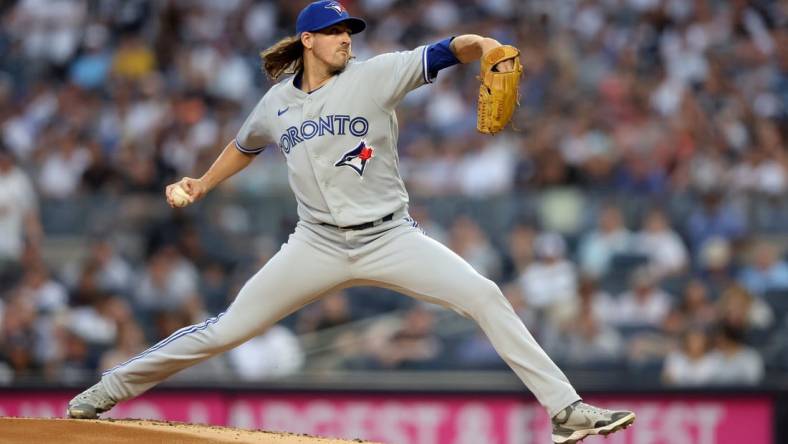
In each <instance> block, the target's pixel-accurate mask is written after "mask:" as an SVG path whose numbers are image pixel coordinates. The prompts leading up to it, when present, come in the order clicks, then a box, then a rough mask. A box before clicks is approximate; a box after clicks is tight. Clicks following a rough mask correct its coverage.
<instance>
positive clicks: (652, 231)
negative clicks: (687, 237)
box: [634, 210, 688, 278]
mask: <svg viewBox="0 0 788 444" xmlns="http://www.w3.org/2000/svg"><path fill="white" fill-rule="evenodd" d="M634 250H635V251H637V252H638V253H640V254H644V255H646V256H648V258H649V264H650V266H651V268H652V269H653V271H654V272H655V273H656V276H657V277H658V278H662V277H665V276H668V275H672V274H678V273H681V272H682V271H684V270H685V269H686V268H687V263H688V260H687V259H688V255H687V247H685V246H684V243H683V242H682V241H681V238H680V237H679V235H678V234H676V232H675V231H673V229H672V228H671V227H670V223H669V221H668V219H667V216H666V215H665V213H664V212H663V211H661V210H651V211H649V212H648V214H646V217H645V218H644V221H643V227H642V229H641V230H640V231H639V232H638V233H637V234H636V235H635V238H634Z"/></svg>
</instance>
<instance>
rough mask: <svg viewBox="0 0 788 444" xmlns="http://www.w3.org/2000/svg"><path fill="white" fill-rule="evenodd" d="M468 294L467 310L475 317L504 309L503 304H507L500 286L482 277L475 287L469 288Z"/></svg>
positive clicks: (475, 283)
mask: <svg viewBox="0 0 788 444" xmlns="http://www.w3.org/2000/svg"><path fill="white" fill-rule="evenodd" d="M466 293H467V296H466V298H467V299H466V304H467V308H468V309H469V311H470V313H471V315H472V316H474V317H475V316H477V315H479V314H481V313H484V312H487V311H490V310H498V309H500V308H501V307H502V305H501V304H502V303H505V302H506V298H505V297H504V295H503V293H502V292H501V289H500V288H498V285H496V284H495V282H493V281H491V280H489V279H487V278H485V277H481V276H480V278H479V280H478V281H476V282H474V285H471V286H468V291H467V292H466ZM506 304H508V303H506Z"/></svg>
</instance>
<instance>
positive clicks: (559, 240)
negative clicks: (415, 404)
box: [0, 0, 788, 385]
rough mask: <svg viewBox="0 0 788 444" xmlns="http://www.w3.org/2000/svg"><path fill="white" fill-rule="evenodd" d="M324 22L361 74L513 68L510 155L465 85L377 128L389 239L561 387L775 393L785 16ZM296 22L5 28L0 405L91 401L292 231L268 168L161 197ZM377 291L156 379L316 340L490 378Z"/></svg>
mask: <svg viewBox="0 0 788 444" xmlns="http://www.w3.org/2000/svg"><path fill="white" fill-rule="evenodd" d="M343 4H344V5H345V6H346V7H347V8H348V9H349V10H350V11H351V12H352V13H353V14H355V15H359V16H361V17H364V18H366V19H367V20H368V23H369V25H370V26H369V28H368V30H367V31H365V32H364V33H361V34H359V35H356V36H354V39H353V52H354V54H355V56H356V57H357V58H359V59H362V60H363V59H366V58H369V57H371V56H374V55H375V54H378V53H380V52H384V51H392V50H399V49H407V48H414V47H416V46H418V45H420V44H423V43H430V42H434V41H437V40H439V39H442V38H445V37H447V36H450V35H457V34H461V33H477V34H482V35H489V36H492V37H494V38H496V39H498V40H499V41H501V42H505V43H511V44H514V45H515V46H517V47H518V48H520V49H521V51H522V56H523V62H524V66H525V71H526V75H525V76H524V79H523V82H522V84H521V94H522V97H521V107H520V108H519V110H518V112H517V114H516V116H515V119H514V125H513V126H514V128H513V129H511V130H508V131H507V132H505V133H504V134H502V135H499V136H496V137H494V138H490V137H483V136H481V135H479V134H477V133H476V132H475V112H474V107H475V97H476V94H477V88H478V82H477V81H476V80H475V77H474V76H475V75H476V70H477V67H476V66H463V67H457V68H452V69H450V70H447V71H446V72H442V73H441V74H440V76H439V79H438V81H437V82H436V84H434V85H431V86H427V87H422V88H419V89H417V90H415V91H414V92H412V93H411V94H409V95H408V96H407V98H406V100H405V101H404V102H403V104H402V106H401V107H400V109H399V111H398V119H399V122H400V137H399V152H400V160H401V165H400V166H401V171H402V174H403V177H404V178H405V180H406V182H407V185H408V189H409V190H410V192H411V196H412V200H413V202H414V204H413V207H412V208H411V210H412V214H413V216H414V218H415V219H416V220H418V221H419V222H420V224H421V226H423V227H424V228H425V230H426V232H427V234H429V235H431V236H433V237H435V238H436V239H438V240H439V241H441V242H444V243H445V244H446V245H448V246H449V247H450V248H452V249H453V250H454V251H456V252H457V253H458V254H460V255H462V256H463V257H464V258H465V259H466V260H468V261H469V262H470V263H471V264H472V265H473V266H474V267H475V268H476V269H477V270H478V271H479V272H481V273H482V274H484V275H485V276H487V277H489V278H491V279H493V280H495V281H496V282H497V283H499V284H500V285H501V286H502V288H503V289H504V292H505V294H506V295H507V297H508V298H509V300H510V302H511V303H512V305H513V306H514V307H515V309H516V310H517V312H518V313H519V314H520V315H521V316H522V318H523V320H524V321H525V322H526V325H528V326H529V328H530V329H531V331H532V332H533V333H534V334H535V335H536V336H537V338H538V339H539V340H540V342H541V343H542V344H543V346H544V347H545V349H546V350H547V351H548V353H549V354H550V355H551V356H552V357H553V358H554V359H555V360H557V361H558V362H559V363H560V364H561V365H562V366H563V367H564V368H566V369H569V370H571V369H575V368H579V369H599V370H608V369H626V370H628V371H631V372H643V374H650V375H656V377H658V378H660V380H661V381H662V382H663V383H665V384H677V385H707V384H758V383H760V382H762V381H763V380H764V377H765V375H766V374H767V371H769V370H774V371H788V339H787V338H788V323H786V320H787V319H786V312H788V262H787V261H786V252H787V251H788V250H787V249H786V246H788V225H786V224H785V221H786V220H788V199H786V188H787V187H788V176H787V175H788V155H787V154H786V142H788V9H787V8H788V6H786V3H785V2H776V1H767V0H762V1H761V0H752V1H745V0H731V1H722V0H571V1H561V2H553V1H550V0H533V1H528V2H522V1H518V0H456V1H448V0H420V1H413V0H352V1H351V0H346V1H344V2H343ZM302 6H303V4H302V2H291V1H288V0H278V1H251V0H223V1H211V0H189V1H182V0H157V1H146V0H128V1H121V0H19V1H11V2H3V3H2V6H0V22H2V28H0V55H2V57H0V141H2V147H1V148H0V291H2V293H1V294H0V381H2V382H6V383H8V382H10V381H14V380H19V379H22V378H33V379H44V380H57V381H72V382H82V381H85V380H86V379H89V378H92V377H93V375H94V374H95V372H97V371H101V370H103V369H107V368H110V367H112V366H114V365H115V364H117V363H120V362H123V361H124V360H126V359H128V358H129V357H131V356H134V355H135V354H137V353H139V352H141V351H142V350H144V349H145V348H146V347H147V346H148V345H151V344H153V343H155V342H156V341H158V340H160V339H162V338H165V337H166V336H168V335H169V333H170V332H172V331H174V330H176V329H178V328H181V327H183V326H186V325H189V324H191V323H196V322H200V321H202V320H203V319H205V318H206V317H207V316H208V315H209V314H215V313H217V312H220V311H222V310H223V309H224V308H225V307H226V305H227V304H228V303H229V302H230V301H231V300H232V298H233V296H234V295H235V293H236V291H237V289H238V286H239V285H240V284H242V283H243V282H244V281H245V279H246V278H247V277H248V276H249V275H250V273H252V272H253V271H254V270H256V269H257V268H259V266H261V265H262V264H263V263H264V262H265V260H266V259H267V258H269V257H270V256H271V255H272V254H274V252H275V251H276V249H277V245H278V244H279V243H280V242H281V240H282V239H283V237H284V236H285V235H286V234H287V233H288V232H289V231H290V230H291V229H292V226H293V222H294V221H293V219H292V214H293V212H292V211H291V209H283V208H282V207H283V206H284V207H288V206H292V205H294V203H293V202H292V201H291V200H290V199H289V197H288V196H289V194H288V193H289V192H288V191H286V189H287V184H286V173H285V170H286V168H285V164H284V158H283V156H282V154H281V153H279V150H278V149H277V148H276V147H270V148H268V149H267V150H266V151H265V152H264V153H263V154H261V155H260V157H261V159H258V160H257V161H255V162H254V163H253V164H252V165H251V166H250V167H249V168H248V169H247V170H245V171H244V172H243V173H241V174H239V175H238V176H236V177H234V178H233V179H232V180H230V181H229V183H227V184H226V185H225V186H223V187H222V188H221V189H220V190H217V191H216V193H214V194H215V195H213V196H210V197H209V198H208V199H206V201H205V202H204V203H200V204H199V205H197V206H195V207H194V208H188V209H186V210H183V211H181V210H178V211H176V210H170V209H169V208H167V207H166V206H165V205H164V199H163V194H162V193H163V188H164V186H165V185H166V184H167V183H170V182H172V181H174V180H176V179H177V178H180V177H181V176H195V175H199V174H201V172H202V171H204V170H205V168H206V167H207V166H208V165H209V164H210V162H211V161H212V160H213V159H214V158H215V156H216V155H217V154H218V152H219V150H220V149H221V148H222V147H223V146H224V145H225V144H226V143H227V141H230V140H232V138H233V137H234V136H235V132H236V131H237V129H238V128H239V126H240V124H241V122H242V121H243V119H244V118H245V116H246V113H247V112H249V110H250V109H251V107H252V106H253V105H254V104H255V103H256V102H257V100H258V98H259V97H260V96H261V95H262V94H263V92H264V91H265V90H266V89H267V88H268V87H269V86H270V82H269V81H268V80H266V79H265V78H264V76H263V75H262V72H261V70H260V67H259V64H260V60H259V56H258V53H259V51H260V50H262V49H264V48H265V47H267V46H269V45H270V44H272V43H274V42H275V41H276V40H278V39H279V38H281V37H284V36H286V35H288V34H290V33H292V32H293V28H294V23H295V15H296V14H297V13H298V11H299V10H300V9H301V7H302ZM288 208H289V207H288ZM447 208H448V209H447ZM490 210H493V211H490ZM73 239H77V241H76V242H74V243H68V241H69V240H73ZM72 250H73V251H72ZM382 293H385V292H382V291H381V290H376V289H370V288H361V289H351V290H347V291H344V292H339V293H334V294H331V295H328V296H326V297H325V298H324V299H323V300H321V301H319V302H317V303H315V304H313V305H311V306H309V307H307V308H305V309H304V310H302V311H300V312H298V313H297V314H295V315H293V316H291V317H289V318H288V319H286V320H285V321H284V322H283V323H282V324H281V325H277V326H276V327H273V328H272V329H270V330H269V331H267V332H266V333H264V334H263V335H261V336H260V337H258V338H254V339H253V340H252V341H250V342H249V343H247V344H244V345H243V346H241V347H239V348H238V349H236V350H233V351H232V352H230V353H228V354H227V355H225V356H223V357H221V358H217V359H213V360H210V361H207V362H206V363H204V364H200V365H199V366H197V367H194V368H192V369H189V370H187V371H186V372H184V375H183V376H181V377H183V378H187V377H200V378H203V380H205V379H206V378H219V377H222V376H225V377H226V375H229V374H233V375H237V377H238V378H240V379H243V380H250V381H255V380H262V379H266V378H270V377H275V376H280V375H286V374H290V373H292V372H295V371H298V370H300V369H302V368H304V366H306V367H310V365H312V363H313V362H314V363H315V364H317V361H318V360H317V359H315V356H313V355H311V354H309V353H307V352H306V351H305V348H304V345H303V344H302V343H301V341H300V338H305V337H307V336H310V335H311V336H313V335H314V334H315V332H318V334H319V332H324V331H338V332H339V334H337V335H335V337H334V338H333V339H332V340H333V342H332V343H331V344H330V350H331V355H332V359H331V360H330V361H331V362H330V363H328V364H326V360H325V359H324V360H322V361H320V364H321V365H328V366H330V367H331V368H334V369H490V368H505V364H504V363H503V362H502V361H501V360H500V358H498V357H497V355H496V354H495V352H494V350H492V348H491V346H490V345H489V343H488V342H487V341H486V339H484V337H483V336H482V335H481V334H480V332H477V331H474V330H472V329H471V330H467V329H466V330H463V331H461V332H460V333H457V332H456V331H454V333H446V331H445V329H442V328H441V324H442V323H445V322H446V321H445V319H446V317H445V316H444V313H442V312H440V311H439V310H436V309H434V308H431V307H425V306H422V305H421V304H415V303H413V302H412V301H411V300H409V299H407V298H405V297H398V298H392V297H389V295H386V294H382ZM261 303H265V295H261ZM392 313H396V314H397V315H394V316H389V315H390V314H392ZM380 315H383V316H380ZM376 316H378V317H376ZM368 319H374V320H373V321H372V322H364V323H363V325H361V322H360V321H364V320H368ZM348 325H351V326H352V327H351V328H343V327H346V326H348Z"/></svg>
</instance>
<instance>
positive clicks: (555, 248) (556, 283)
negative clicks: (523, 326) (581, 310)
mask: <svg viewBox="0 0 788 444" xmlns="http://www.w3.org/2000/svg"><path fill="white" fill-rule="evenodd" d="M534 252H535V253H536V260H535V261H534V262H532V263H531V264H530V265H528V266H527V267H526V269H525V271H524V272H523V274H522V275H521V276H520V286H521V289H522V292H523V295H524V297H525V301H526V304H527V306H528V307H530V308H533V309H536V310H540V311H545V312H546V313H547V315H548V318H549V319H550V320H551V321H553V322H562V321H564V320H566V319H567V318H568V317H570V316H572V314H573V313H575V310H576V308H577V302H578V301H577V274H576V271H575V266H574V264H572V262H570V261H569V260H568V259H566V257H565V254H566V243H565V242H564V239H563V238H562V237H561V236H560V235H558V234H555V233H543V234H540V235H539V236H538V237H537V238H536V239H535V240H534Z"/></svg>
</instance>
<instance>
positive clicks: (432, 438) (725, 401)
mask: <svg viewBox="0 0 788 444" xmlns="http://www.w3.org/2000/svg"><path fill="white" fill-rule="evenodd" d="M68 399H69V395H68V394H67V395H61V394H50V393H45V392H29V393H26V392H18V391H13V392H5V393H4V392H0V415H2V416H27V417H62V416H63V415H64V413H65V405H66V402H67V401H68ZM588 401H589V402H592V403H595V404H597V405H600V406H602V407H606V408H611V409H617V408H626V409H630V410H634V411H635V413H636V414H637V417H638V418H637V421H636V422H635V426H634V427H631V428H629V429H627V430H626V431H625V432H623V433H618V434H615V435H613V436H611V437H609V438H608V439H607V440H605V441H604V442H605V444H739V443H743V442H746V443H748V444H772V443H774V442H775V441H774V440H773V439H772V403H771V400H770V399H769V398H767V397H759V396H735V397H725V396H701V395H693V396H678V395H655V396H636V397H631V396H620V397H597V398H589V399H588ZM108 416H109V417H112V418H149V419H161V420H174V421H183V422H191V423H204V424H214V425H228V426H233V427H240V428H246V429H262V430H270V431H286V432H293V433H308V434H310V435H318V436H329V437H338V438H349V439H354V438H361V439H368V440H372V441H379V442H384V443H389V444H541V443H545V442H550V438H549V436H550V421H549V418H548V415H547V413H546V412H545V411H544V410H543V409H542V408H541V407H540V406H539V405H538V404H537V403H535V402H534V401H533V400H532V399H531V398H527V397H519V396H515V395H463V394H451V395H411V394H408V395H391V394H385V395H382V394H381V395H374V394H363V395H343V394H319V395H316V394H302V393H293V394H283V393H275V394H271V393H252V394H242V393H235V392H221V391H218V390H217V391H195V392H186V391H177V392H175V391H164V390H162V391H158V392H157V391H155V390H154V391H153V392H151V393H149V394H146V395H143V396H141V397H139V398H137V399H134V400H130V401H127V402H124V403H121V404H119V405H118V406H117V407H115V408H114V409H113V410H112V411H111V414H110V415H108ZM600 442H601V441H600Z"/></svg>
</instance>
